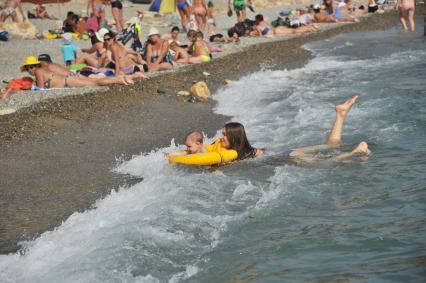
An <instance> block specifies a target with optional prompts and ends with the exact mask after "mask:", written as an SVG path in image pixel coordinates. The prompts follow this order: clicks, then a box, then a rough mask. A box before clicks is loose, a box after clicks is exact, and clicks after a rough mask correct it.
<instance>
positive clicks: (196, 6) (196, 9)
mask: <svg viewBox="0 0 426 283" xmlns="http://www.w3.org/2000/svg"><path fill="white" fill-rule="evenodd" d="M192 12H193V13H194V16H195V20H196V21H197V26H198V29H199V30H200V31H204V28H205V27H206V23H207V7H206V4H205V3H204V0H193V1H192Z"/></svg>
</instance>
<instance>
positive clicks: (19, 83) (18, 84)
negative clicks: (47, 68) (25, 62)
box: [6, 77, 34, 90]
mask: <svg viewBox="0 0 426 283" xmlns="http://www.w3.org/2000/svg"><path fill="white" fill-rule="evenodd" d="M33 82H34V81H33V79H32V78H30V77H22V78H17V79H13V80H11V81H10V82H9V83H8V84H7V85H6V88H7V89H14V90H28V89H31V87H32V86H33Z"/></svg>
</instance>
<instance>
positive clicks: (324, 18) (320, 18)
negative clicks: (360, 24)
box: [314, 5, 357, 23]
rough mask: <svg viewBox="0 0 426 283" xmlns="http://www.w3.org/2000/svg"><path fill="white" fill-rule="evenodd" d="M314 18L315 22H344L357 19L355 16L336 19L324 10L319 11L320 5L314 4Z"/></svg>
mask: <svg viewBox="0 0 426 283" xmlns="http://www.w3.org/2000/svg"><path fill="white" fill-rule="evenodd" d="M314 19H315V22H317V23H344V22H356V21H357V19H355V18H340V19H336V18H335V17H334V16H330V15H327V14H326V13H325V12H324V11H321V7H320V6H319V5H315V6H314Z"/></svg>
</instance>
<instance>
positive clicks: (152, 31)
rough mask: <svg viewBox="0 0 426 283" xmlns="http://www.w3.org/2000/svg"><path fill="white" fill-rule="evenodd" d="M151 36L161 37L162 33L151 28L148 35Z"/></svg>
mask: <svg viewBox="0 0 426 283" xmlns="http://www.w3.org/2000/svg"><path fill="white" fill-rule="evenodd" d="M151 35H160V32H159V31H158V29H156V28H150V29H149V33H148V37H150V36H151Z"/></svg>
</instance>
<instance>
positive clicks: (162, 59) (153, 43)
mask: <svg viewBox="0 0 426 283" xmlns="http://www.w3.org/2000/svg"><path fill="white" fill-rule="evenodd" d="M146 59H147V63H148V69H149V71H150V72H155V71H166V70H170V69H172V68H173V63H172V62H173V60H172V55H171V54H170V52H169V43H168V41H167V40H165V39H162V38H161V37H160V32H159V31H158V30H157V29H156V28H151V29H150V30H149V33H148V44H147V47H146Z"/></svg>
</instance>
